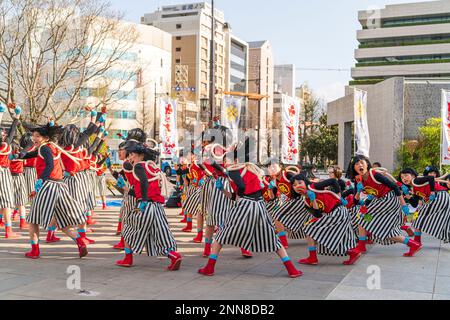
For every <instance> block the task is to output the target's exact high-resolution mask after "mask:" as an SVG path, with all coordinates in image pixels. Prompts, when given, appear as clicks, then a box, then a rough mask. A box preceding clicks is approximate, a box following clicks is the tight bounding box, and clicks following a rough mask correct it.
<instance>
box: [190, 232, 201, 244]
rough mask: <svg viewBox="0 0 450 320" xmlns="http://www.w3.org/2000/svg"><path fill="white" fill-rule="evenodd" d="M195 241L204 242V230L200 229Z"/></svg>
mask: <svg viewBox="0 0 450 320" xmlns="http://www.w3.org/2000/svg"><path fill="white" fill-rule="evenodd" d="M192 241H194V242H195V243H202V242H203V231H200V232H199V233H197V236H196V237H195V238H194V239H193V240H192Z"/></svg>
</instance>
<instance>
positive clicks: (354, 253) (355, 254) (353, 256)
mask: <svg viewBox="0 0 450 320" xmlns="http://www.w3.org/2000/svg"><path fill="white" fill-rule="evenodd" d="M347 254H348V256H349V259H348V260H347V261H344V265H345V266H351V265H354V264H355V263H356V261H358V259H359V258H361V255H362V253H361V252H360V251H358V250H357V249H352V250H349V251H348V252H347Z"/></svg>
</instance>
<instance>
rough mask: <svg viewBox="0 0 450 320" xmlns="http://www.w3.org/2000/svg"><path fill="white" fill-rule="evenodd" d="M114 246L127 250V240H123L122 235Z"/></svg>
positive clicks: (117, 248)
mask: <svg viewBox="0 0 450 320" xmlns="http://www.w3.org/2000/svg"><path fill="white" fill-rule="evenodd" d="M113 248H114V249H116V250H125V241H124V240H123V237H120V241H119V243H118V244H116V245H115V246H114V247H113Z"/></svg>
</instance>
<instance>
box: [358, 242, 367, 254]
mask: <svg viewBox="0 0 450 320" xmlns="http://www.w3.org/2000/svg"><path fill="white" fill-rule="evenodd" d="M366 243H367V240H359V241H358V245H357V246H356V248H355V249H356V250H358V251H359V252H361V253H363V254H365V253H367V248H366Z"/></svg>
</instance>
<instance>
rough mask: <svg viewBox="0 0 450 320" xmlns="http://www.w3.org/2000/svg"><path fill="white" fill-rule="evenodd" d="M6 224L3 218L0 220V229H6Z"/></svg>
mask: <svg viewBox="0 0 450 320" xmlns="http://www.w3.org/2000/svg"><path fill="white" fill-rule="evenodd" d="M4 227H5V223H4V222H3V218H0V228H4Z"/></svg>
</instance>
